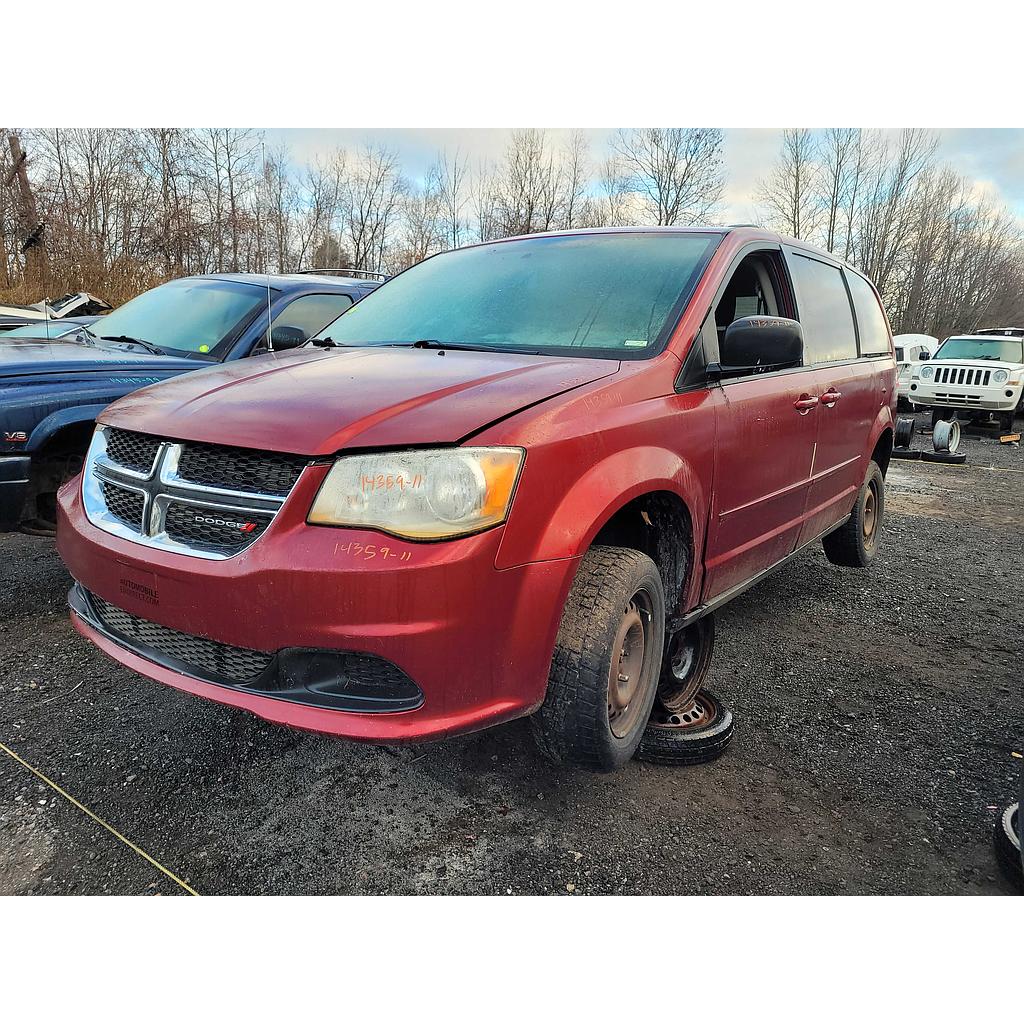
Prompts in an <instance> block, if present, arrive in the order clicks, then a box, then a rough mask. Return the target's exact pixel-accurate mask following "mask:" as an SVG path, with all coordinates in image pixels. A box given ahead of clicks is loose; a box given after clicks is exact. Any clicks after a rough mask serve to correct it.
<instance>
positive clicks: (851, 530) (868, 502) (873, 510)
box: [821, 462, 885, 569]
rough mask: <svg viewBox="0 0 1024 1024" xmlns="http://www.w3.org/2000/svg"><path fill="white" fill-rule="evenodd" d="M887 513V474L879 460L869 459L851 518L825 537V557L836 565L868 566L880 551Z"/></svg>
mask: <svg viewBox="0 0 1024 1024" xmlns="http://www.w3.org/2000/svg"><path fill="white" fill-rule="evenodd" d="M884 515H885V477H883V476H882V470H881V469H880V468H879V466H878V463H877V462H869V463H868V471H867V474H866V475H865V477H864V483H863V484H862V485H861V488H860V490H859V491H858V492H857V501H856V502H855V503H854V506H853V512H852V513H851V515H850V518H849V519H848V520H847V521H846V522H845V523H844V524H843V525H842V526H840V527H839V529H838V530H833V531H832V533H830V534H829V535H828V536H827V537H825V538H823V539H822V542H821V544H822V547H823V548H824V549H825V557H826V558H827V559H828V560H829V561H830V562H831V563H832V564H833V565H848V566H853V567H854V568H857V569H865V568H867V566H869V565H870V564H871V562H872V561H873V560H874V557H875V555H876V554H878V542H879V538H880V535H881V532H882V519H883V517H884Z"/></svg>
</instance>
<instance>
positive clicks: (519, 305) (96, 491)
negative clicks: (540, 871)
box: [58, 228, 896, 769]
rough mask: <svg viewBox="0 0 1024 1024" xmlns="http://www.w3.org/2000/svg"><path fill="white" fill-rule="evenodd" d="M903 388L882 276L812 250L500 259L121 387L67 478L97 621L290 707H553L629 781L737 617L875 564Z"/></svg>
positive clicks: (489, 254)
mask: <svg viewBox="0 0 1024 1024" xmlns="http://www.w3.org/2000/svg"><path fill="white" fill-rule="evenodd" d="M895 401H896V392H895V362H894V358H893V349H892V339H891V335H890V331H889V327H888V325H887V322H886V318H885V314H884V312H883V310H882V307H881V305H880V303H879V299H878V296H877V295H876V293H875V290H874V288H873V287H872V285H871V284H870V282H869V281H867V280H866V279H865V278H864V277H863V276H862V275H861V274H859V273H858V272H857V271H856V270H854V269H853V268H851V267H848V266H845V265H844V264H842V263H841V262H840V261H838V260H836V259H835V258H833V257H832V256H830V255H829V254H827V253H825V252H821V251H819V250H817V249H813V248H811V247H809V246H807V245H805V244H803V243H801V242H794V241H789V240H786V239H781V238H779V237H777V236H775V235H772V234H770V233H766V232H763V231H760V230H752V229H745V228H744V229H719V230H712V229H707V230H704V229H674V228H664V229H644V228H628V229H619V228H616V229H608V230H601V231H589V232H580V231H577V232H565V233H555V234H548V235H533V236H529V237H525V238H513V239H507V240H504V241H499V242H489V243H484V244H481V245H475V246H470V247H468V248H465V249H459V250H456V251H454V252H449V253H444V254H441V255H438V256H434V257H432V258H431V259H428V260H426V261H424V262H423V263H420V264H418V265H417V266H415V267H412V268H411V269H410V270H407V271H405V273H403V274H400V275H399V276H397V277H396V278H394V279H393V280H391V281H389V282H387V283H386V284H385V285H383V286H382V287H381V288H379V289H377V290H376V291H374V292H373V293H371V294H370V295H368V296H367V297H366V298H364V299H363V300H362V301H360V302H359V303H357V304H356V305H355V306H353V307H352V308H351V309H350V310H348V311H347V312H346V313H345V314H344V315H342V316H341V317H340V318H339V319H338V320H336V321H335V322H334V323H332V324H331V325H330V326H329V327H327V328H326V329H325V330H324V331H322V332H321V334H320V336H319V337H317V338H315V339H313V341H312V344H310V345H307V346H305V347H303V348H300V349H296V350H292V351H289V352H286V353H282V354H280V355H273V356H266V357H264V359H262V360H260V361H258V362H257V361H254V360H248V361H242V362H239V363H232V364H227V365H225V366H222V367H217V368H214V369H211V370H204V371H201V372H198V373H190V374H186V375H183V376H181V377H179V378H177V379H175V380H172V381H169V382H166V383H163V384H158V385H156V386H154V387H149V388H145V389H143V390H141V391H137V392H135V393H134V394H132V395H130V396H128V397H127V398H124V399H122V400H120V401H118V402H116V403H115V404H114V405H112V406H110V407H109V408H108V409H107V410H106V411H105V412H104V413H103V414H102V415H101V416H100V417H99V423H98V426H97V429H96V434H95V437H94V440H93V443H92V447H91V449H90V451H89V454H88V458H87V462H86V466H85V469H84V471H83V473H82V475H81V477H79V478H77V479H75V480H73V481H71V482H70V483H68V484H67V485H65V487H64V488H63V489H62V491H61V493H60V515H61V521H60V527H59V534H58V540H59V546H60V551H61V554H62V556H63V557H64V560H65V561H66V562H67V564H68V566H69V568H70V570H71V573H72V575H73V576H74V578H75V580H76V583H75V586H74V587H73V589H72V592H71V598H70V600H71V608H72V617H73V620H74V624H75V626H76V628H77V629H78V630H79V631H80V632H81V633H82V634H84V635H85V636H86V637H88V638H89V639H90V640H92V641H93V642H94V643H95V644H96V645H97V646H99V647H100V648H101V649H102V650H103V651H105V652H106V653H107V654H109V655H110V656H111V657H113V658H114V659H116V660H117V661H119V662H121V663H122V664H124V665H127V666H129V667H130V668H132V669H135V670H136V671H137V672H140V673H142V674H143V675H146V676H149V677H150V678H152V679H156V680H158V681H160V682H163V683H167V684H169V685H171V686H175V687H177V688H179V689H182V690H187V691H188V692H190V693H194V694H198V695H200V696H203V697H208V698H210V699H212V700H217V701H220V702H222V703H224V704H229V705H232V706H234V707H239V708H245V709H247V710H249V711H252V712H254V713H256V714H258V715H261V716H262V717H264V718H266V719H269V720H271V721H274V722H279V723H283V724H286V725H291V726H296V727H300V728H304V729H314V730H318V731H321V732H325V733H333V734H335V735H338V736H346V737H350V738H352V739H359V740H372V741H377V742H381V743H396V742H402V741H421V740H425V739H431V738H438V737H442V736H448V735H452V734H455V733H460V732H466V731H469V730H473V729H480V728H482V727H484V726H489V725H493V724H495V723H497V722H503V721H506V720H508V719H512V718H516V717H518V716H522V715H534V724H535V726H536V733H537V736H538V739H539V741H540V744H541V747H542V749H543V750H544V751H545V752H546V753H547V754H548V755H549V756H552V757H555V758H557V759H561V760H566V761H572V762H576V763H578V764H583V765H587V766H590V767H593V768H598V769H610V768H613V767H615V766H616V765H619V764H621V763H623V762H624V761H625V760H626V759H627V758H629V757H630V756H632V754H633V753H634V751H635V750H636V748H637V745H638V743H639V742H640V741H641V739H642V736H643V734H644V731H645V728H646V727H647V725H648V721H649V719H650V717H651V715H652V710H653V709H654V706H655V700H656V699H657V700H658V701H659V702H660V706H661V707H662V708H669V709H672V708H678V707H682V706H683V705H685V704H686V703H687V702H690V703H691V704H692V701H693V698H694V694H695V685H699V681H700V680H699V678H698V674H695V672H694V670H693V661H694V658H693V657H692V654H693V650H694V645H695V644H698V643H699V637H700V636H701V623H702V622H705V623H706V622H708V621H710V620H709V619H706V617H707V616H708V615H709V613H711V612H713V611H714V609H715V608H717V607H718V606H719V605H721V604H723V603H724V602H725V601H728V600H729V599H730V598H732V597H735V596H736V595H737V594H739V593H740V592H741V591H743V590H744V589H746V588H747V587H749V586H750V585H751V584H752V583H755V582H756V581H757V580H759V579H761V578H762V577H763V576H765V574H767V573H769V572H771V571H772V570H773V569H776V568H778V567H779V566H780V565H781V564H783V563H784V562H786V561H787V559H789V558H791V557H792V556H793V555H795V554H796V553H797V552H799V551H800V550H801V549H802V548H804V547H805V546H807V545H808V544H811V543H814V542H816V541H818V540H821V539H823V542H824V547H825V552H826V554H827V556H828V558H829V559H830V560H831V561H832V562H833V563H835V564H837V565H850V566H865V565H867V564H868V563H869V562H870V561H871V559H872V558H873V557H874V555H875V552H876V549H877V545H878V541H879V533H880V529H881V523H882V515H883V510H884V476H885V472H886V468H887V465H888V462H889V455H890V452H891V450H892V443H893V409H894V405H895ZM697 660H698V661H699V660H700V659H699V658H698V659H697ZM695 681H696V683H695Z"/></svg>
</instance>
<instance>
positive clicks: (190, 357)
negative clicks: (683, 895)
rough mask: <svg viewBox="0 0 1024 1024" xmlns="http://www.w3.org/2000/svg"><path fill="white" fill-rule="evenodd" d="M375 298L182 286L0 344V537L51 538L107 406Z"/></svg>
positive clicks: (338, 283)
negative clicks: (62, 491)
mask: <svg viewBox="0 0 1024 1024" xmlns="http://www.w3.org/2000/svg"><path fill="white" fill-rule="evenodd" d="M375 287H377V282H376V281H373V280H367V279H365V278H357V277H337V276H318V275H313V274H294V275H275V276H271V277H269V278H268V277H267V276H266V275H256V274H214V275H209V276H204V277H186V278H181V279H179V280H177V281H171V282H169V283H168V284H164V285H160V286H159V287H157V288H153V289H150V290H149V291H147V292H143V294H142V295H139V296H138V297H137V298H135V299H132V301H131V302H128V303H125V305H123V306H121V307H120V308H118V309H116V310H114V312H112V313H108V314H107V315H106V316H103V317H100V318H99V319H95V320H94V321H93V322H91V323H80V324H77V325H75V326H74V327H71V326H69V325H66V324H63V322H61V321H54V320H49V319H42V318H41V319H39V320H37V321H36V322H35V323H31V324H27V325H25V327H22V328H19V329H17V330H16V331H13V332H10V333H8V334H6V335H0V530H15V529H19V528H20V529H22V530H26V531H28V532H31V533H43V534H50V533H52V532H53V531H54V528H55V525H56V494H57V488H58V487H59V486H60V485H61V483H62V482H63V481H64V480H67V479H69V478H70V477H71V476H73V475H74V474H75V473H76V472H78V470H79V469H81V466H82V459H83V458H84V456H85V452H86V449H87V448H88V446H89V439H90V437H91V436H92V430H93V424H94V422H95V419H96V416H97V414H98V413H100V412H101V411H102V410H103V409H104V408H105V407H106V406H107V405H108V404H109V403H110V402H112V401H114V400H115V399H117V398H121V397H122V396H124V395H127V394H129V393H131V392H132V391H135V390H136V389H137V388H141V387H144V386H146V385H147V384H153V383H156V382H158V381H162V380H166V379H167V378H169V377H175V376H177V375H178V374H181V373H185V372H188V371H192V370H201V369H203V368H204V367H209V366H213V365H216V364H218V363H226V362H233V361H235V360H238V359H242V358H244V357H247V356H253V355H260V354H261V353H268V352H270V351H271V350H273V351H283V350H286V349H288V348H294V347H295V346H296V345H301V344H303V343H304V342H305V341H306V340H307V339H308V338H309V337H310V336H311V335H313V334H315V333H316V332H317V331H319V330H320V328H322V327H323V326H324V324H326V323H328V322H329V321H331V320H333V319H334V318H335V317H336V316H338V314H339V313H341V312H342V311H343V310H345V309H347V308H348V307H349V306H351V305H352V304H353V303H354V302H357V301H358V300H359V299H360V298H362V296H363V295H366V294H367V293H368V292H370V291H372V290H373V289H374V288H375ZM268 301H269V307H268ZM62 308H63V307H62ZM268 310H269V312H268ZM268 322H269V323H270V324H271V327H270V337H269V340H268V327H267V325H268ZM26 333H27V334H28V335H30V336H28V337H26V336H24V335H25V334H26Z"/></svg>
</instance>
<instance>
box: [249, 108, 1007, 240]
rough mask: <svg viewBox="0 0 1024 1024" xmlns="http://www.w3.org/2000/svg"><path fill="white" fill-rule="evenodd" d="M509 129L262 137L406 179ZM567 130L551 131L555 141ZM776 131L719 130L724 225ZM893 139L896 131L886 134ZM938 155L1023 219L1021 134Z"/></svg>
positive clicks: (768, 158) (603, 144)
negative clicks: (371, 161)
mask: <svg viewBox="0 0 1024 1024" xmlns="http://www.w3.org/2000/svg"><path fill="white" fill-rule="evenodd" d="M509 131H511V129H508V128H404V129H399V128H390V129H386V130H367V129H345V128H287V129H272V130H270V131H268V133H267V134H268V139H269V140H270V141H272V142H285V143H287V144H288V146H289V147H290V149H291V152H292V155H293V157H294V159H295V160H297V161H299V162H303V161H306V160H309V159H311V158H312V157H314V156H315V155H316V154H317V153H324V152H327V151H329V150H331V149H333V148H334V147H336V146H342V147H345V148H352V147H356V146H359V145H361V144H362V143H364V142H366V141H367V140H369V139H373V140H375V141H378V142H382V143H385V144H386V145H388V146H390V147H391V148H393V149H395V150H397V152H398V154H399V156H400V157H401V160H402V166H403V168H404V169H405V172H406V174H407V175H409V177H411V178H413V179H418V178H420V177H422V175H423V174H424V172H425V171H426V169H427V168H428V167H429V166H430V164H431V163H432V162H433V161H434V158H435V156H436V155H437V153H438V151H439V150H441V149H444V148H447V149H448V150H449V151H453V150H455V149H456V148H459V149H460V150H461V151H462V152H463V153H465V154H468V155H469V156H470V157H471V158H472V159H473V160H474V161H475V160H477V159H486V160H496V159H498V158H499V157H500V156H501V154H502V152H503V151H504V148H505V143H506V141H507V139H508V133H509ZM570 131H571V129H567V128H551V129H548V132H549V134H550V136H551V137H552V139H554V140H557V139H559V138H561V137H564V136H565V135H568V133H569V132H570ZM584 131H585V132H586V133H587V135H588V136H589V138H590V140H591V152H592V154H593V156H594V157H595V159H598V160H599V159H601V158H602V157H603V156H604V155H605V153H606V152H607V148H608V137H609V136H610V135H611V133H612V131H613V129H612V128H585V129H584ZM780 131H781V129H779V128H728V129H726V131H725V139H726V146H725V162H726V173H727V178H726V192H725V201H724V205H725V211H724V214H723V219H724V220H730V221H746V220H752V219H753V218H754V212H753V209H752V205H751V198H750V197H751V196H752V194H753V193H754V191H755V190H756V187H757V182H758V179H759V178H760V177H761V176H762V175H763V174H764V173H765V170H766V169H767V168H768V167H769V166H770V165H771V163H772V161H773V160H774V159H775V155H776V153H777V150H778V144H779V133H780ZM891 131H893V132H894V133H895V132H896V131H898V129H891ZM938 132H939V135H940V137H941V143H940V146H939V156H940V157H941V158H942V159H943V160H945V161H947V162H949V163H950V164H952V165H953V166H954V167H955V169H956V170H957V171H958V172H959V173H961V174H964V175H966V176H968V177H969V178H972V179H973V180H974V181H975V182H977V184H978V186H979V187H982V188H986V189H990V190H992V191H993V192H995V193H998V195H1000V196H1001V197H1002V199H1003V201H1004V202H1005V203H1006V204H1007V205H1008V206H1009V207H1011V209H1013V211H1014V212H1015V213H1016V214H1017V215H1018V216H1020V217H1022V218H1024V129H1019V128H1005V129H1003V128H999V129H996V128H943V129H938Z"/></svg>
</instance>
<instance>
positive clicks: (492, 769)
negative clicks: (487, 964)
mask: <svg viewBox="0 0 1024 1024" xmlns="http://www.w3.org/2000/svg"><path fill="white" fill-rule="evenodd" d="M925 445H928V447H930V442H928V441H927V439H925V438H918V439H917V440H916V446H917V447H924V446H925ZM963 448H964V449H965V450H966V451H967V452H968V460H969V461H968V464H967V465H966V466H963V467H945V466H936V465H930V464H926V463H920V462H913V463H910V462H894V463H893V466H892V468H891V470H890V473H889V480H888V495H889V501H888V510H887V519H888V522H887V532H886V537H885V542H884V547H883V551H882V555H881V556H880V560H879V561H878V562H877V563H876V565H875V566H874V567H873V568H872V569H871V570H870V571H868V572H866V573H861V572H856V571H854V570H835V569H833V568H832V567H831V566H829V564H828V563H827V562H826V561H825V558H824V556H823V554H822V553H821V551H820V549H819V548H817V547H816V548H814V549H813V550H810V551H808V552H806V553H805V554H803V555H802V556H801V557H800V558H798V559H797V560H795V561H794V562H793V563H791V564H790V565H789V566H788V567H787V568H786V569H784V570H783V571H781V572H780V573H778V574H776V575H775V576H774V577H773V578H772V579H770V580H768V581H766V582H765V583H763V584H761V585H760V586H759V587H757V588H755V589H753V590H751V591H749V592H748V593H747V594H745V595H744V596H743V597H741V598H739V599H737V600H736V601H734V602H733V603H732V604H731V605H729V606H728V608H727V609H725V610H724V612H722V613H721V614H720V615H719V622H718V649H717V651H716V656H715V665H714V669H713V672H712V681H711V686H712V688H713V689H715V690H716V691H717V692H718V693H719V694H720V695H721V696H723V697H724V698H725V699H726V700H727V701H728V702H729V703H730V704H731V706H732V708H733V711H734V714H735V716H736V721H737V729H736V738H735V740H734V742H733V745H732V747H731V748H730V750H729V751H728V752H727V753H726V755H725V756H724V757H723V758H722V759H721V760H719V761H717V762H715V763H713V764H710V765H704V766H701V767H696V768H688V769H673V768H663V767H656V766H651V765H645V764H640V763H638V762H633V763H632V764H630V765H629V766H628V767H627V768H626V769H625V770H623V771H621V772H619V773H617V774H615V775H611V776H598V775H590V774H587V773H584V772H579V771H575V770H569V769H556V768H552V767H550V766H549V765H547V764H546V763H545V762H544V761H542V760H541V759H540V757H539V755H538V754H537V753H536V752H535V750H534V748H533V745H532V743H531V740H530V735H529V729H528V727H527V725H526V723H525V722H516V723H512V724H510V725H507V726H504V727H501V728H498V729H494V730H491V731H489V732H485V733H480V734H477V735H475V736H470V737H466V738H463V739H459V740H454V741H450V742H447V743H443V744H438V745H434V746H431V747H425V748H420V749H419V750H416V751H412V752H405V753H401V754H396V753H393V752H389V751H387V750H384V749H381V748H378V747H368V746H357V745H350V744H347V743H343V742H338V741H333V740H330V739H326V738H322V737H315V736H309V735H304V734H300V733H295V732H289V731H286V730H284V729H279V728H276V727H273V726H268V725H265V724H263V723H262V722H260V721H259V720H257V719H255V718H252V717H250V716H248V715H245V714H243V713H241V712H234V711H231V710H228V709H225V708H221V707H218V706H215V705H213V704H209V703H207V702H205V701H202V700H199V699H197V698H193V697H190V696H187V695H185V694H180V693H177V692H176V691H173V690H169V689H166V688H164V687H161V686H159V685H158V684H156V683H152V682H149V681H148V680H145V679H141V678H139V677H136V676H134V675H132V674H131V673H129V672H127V671H125V670H123V669H121V668H120V667H118V666H117V665H115V664H114V663H112V662H110V661H108V660H107V659H106V658H104V657H103V656H102V655H101V654H99V653H98V652H97V651H95V650H94V649H93V648H92V647H91V646H90V645H89V644H88V643H86V642H85V641H84V640H82V639H81V638H80V637H78V635H77V634H76V633H74V631H73V630H72V629H71V627H70V625H69V624H68V621H67V613H66V610H65V594H66V591H67V588H68V586H69V579H68V576H67V574H66V573H65V571H64V569H63V567H62V565H61V563H60V561H59V559H58V558H57V556H56V553H55V552H54V549H53V546H52V544H51V543H49V542H48V541H46V540H41V539H37V538H32V537H27V536H12V535H6V536H0V621H2V623H3V625H2V626H0V649H2V652H3V658H2V662H0V742H3V743H4V744H6V745H7V746H9V747H10V748H12V749H13V750H14V751H16V752H17V753H18V754H20V755H21V756H22V757H23V758H24V759H25V760H27V761H28V762H30V763H31V764H33V765H34V766H35V767H36V768H38V769H39V770H40V771H42V772H43V773H44V774H46V775H48V776H49V777H50V778H52V779H54V780H55V781H57V782H58V784H59V785H61V786H63V787H64V788H65V789H66V790H68V791H69V792H70V793H71V795H73V796H75V797H76V798H77V799H78V800H80V801H81V802H82V803H84V804H85V805H86V806H88V807H89V808H91V809H92V810H93V811H94V812H95V813H97V814H98V815H100V816H101V817H102V818H104V819H106V820H107V821H108V822H109V823H110V824H111V825H112V826H113V827H115V828H116V829H118V830H119V831H120V832H122V833H123V834H124V835H125V836H126V837H127V838H129V839H130V840H131V841H132V842H134V843H136V844H138V845H139V846H140V847H142V848H143V849H145V850H146V851H148V852H149V853H150V854H151V855H152V856H153V857H154V858H155V859H156V860H158V861H159V862H161V863H162V864H164V865H166V866H167V867H168V868H169V869H170V870H171V871H173V872H175V873H176V874H178V875H179V876H181V877H183V878H185V879H187V880H188V882H189V884H190V885H192V886H194V887H195V888H196V889H197V890H198V891H199V892H200V893H210V894H212V893H552V892H553V893H567V892H575V893H658V894H661V893H698V892H700V893H1008V892H1010V891H1011V889H1010V886H1009V885H1008V884H1007V882H1006V881H1005V880H1004V879H1003V877H1002V876H1001V875H1000V873H999V872H998V870H997V868H996V866H995V862H994V860H993V857H992V853H991V834H992V825H993V822H994V820H995V817H996V813H997V809H998V808H999V807H1001V806H1002V805H1004V804H1006V803H1008V802H1009V801H1010V800H1011V799H1012V796H1013V794H1014V793H1015V792H1016V787H1017V783H1016V778H1017V771H1018V768H1019V765H1020V764H1021V762H1020V761H1017V760H1013V759H1011V756H1010V755H1011V751H1012V750H1020V749H1021V743H1022V741H1024V695H1022V685H1021V676H1020V662H1019V658H1020V652H1021V636H1022V627H1021V621H1020V614H1021V609H1022V608H1024V573H1022V572H1021V569H1020V557H1021V531H1022V529H1024V454H1022V453H1024V449H1022V448H1010V447H1001V446H999V445H998V443H997V442H996V441H995V440H993V439H992V438H980V437H971V438H968V439H967V440H966V441H965V443H964V445H963ZM176 892H181V890H180V889H179V888H178V887H177V886H176V885H175V884H174V883H173V882H172V881H170V880H169V879H167V878H166V877H165V876H163V875H162V874H160V873H159V871H157V870H156V869H155V868H153V867H152V866H151V865H150V864H149V863H147V862H146V861H145V860H144V859H142V858H141V857H140V856H138V855H137V854H136V853H134V852H133V851H132V850H130V849H129V848H128V847H126V846H124V845H123V844H121V843H120V842H118V841H117V840H116V839H115V838H114V837H113V836H111V835H110V834H109V833H107V832H106V831H104V830H103V829H102V828H101V827H100V826H99V825H97V824H96V823H95V822H94V821H92V820H91V819H89V818H88V817H87V816H86V815H85V814H83V813H82V811H80V810H79V809H78V808H76V807H75V806H74V805H72V804H70V803H68V802H67V801H66V800H64V799H63V798H61V797H59V796H57V795H56V794H54V793H53V792H52V791H51V790H49V789H48V788H47V787H45V786H44V785H43V784H42V783H41V782H39V781H38V779H36V778H35V777H34V776H33V775H31V774H30V773H29V772H28V771H27V770H26V769H25V768H23V767H22V766H21V765H19V764H18V763H16V762H15V761H13V760H11V759H10V758H9V757H8V756H7V755H6V754H4V753H3V752H0V894H3V893H163V894H167V895H170V894H172V893H176Z"/></svg>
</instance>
